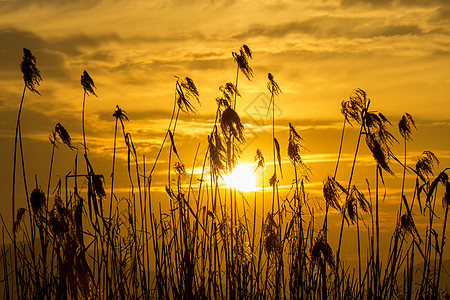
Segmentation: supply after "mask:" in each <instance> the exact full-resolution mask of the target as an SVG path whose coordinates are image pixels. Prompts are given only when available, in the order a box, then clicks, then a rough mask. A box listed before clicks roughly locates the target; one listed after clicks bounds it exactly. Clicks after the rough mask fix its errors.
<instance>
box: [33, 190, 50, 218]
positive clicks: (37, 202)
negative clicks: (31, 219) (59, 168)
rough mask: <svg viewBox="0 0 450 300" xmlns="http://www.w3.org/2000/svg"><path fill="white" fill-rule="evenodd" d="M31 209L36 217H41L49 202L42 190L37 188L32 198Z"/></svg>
mask: <svg viewBox="0 0 450 300" xmlns="http://www.w3.org/2000/svg"><path fill="white" fill-rule="evenodd" d="M30 203H31V209H32V210H33V212H34V213H35V214H36V215H41V214H42V213H43V212H44V210H45V207H46V204H47V201H46V198H45V194H44V192H43V191H42V190H41V189H40V188H35V189H34V190H33V191H32V192H31V196H30Z"/></svg>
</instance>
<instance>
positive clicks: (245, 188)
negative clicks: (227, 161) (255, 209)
mask: <svg viewBox="0 0 450 300" xmlns="http://www.w3.org/2000/svg"><path fill="white" fill-rule="evenodd" d="M224 181H225V183H226V185H227V187H229V188H235V189H237V190H239V191H241V192H250V191H254V190H256V175H255V173H254V172H253V169H252V168H251V166H249V165H238V166H236V167H235V168H234V169H233V171H232V172H231V174H227V175H225V176H224Z"/></svg>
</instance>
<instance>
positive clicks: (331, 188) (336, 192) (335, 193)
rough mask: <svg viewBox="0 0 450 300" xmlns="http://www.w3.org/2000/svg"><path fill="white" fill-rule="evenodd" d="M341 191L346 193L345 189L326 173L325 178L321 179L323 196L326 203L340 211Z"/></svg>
mask: <svg viewBox="0 0 450 300" xmlns="http://www.w3.org/2000/svg"><path fill="white" fill-rule="evenodd" d="M342 193H346V189H345V188H344V187H343V186H342V185H341V184H340V183H339V182H337V181H336V180H335V179H334V178H333V177H331V175H330V174H328V176H327V178H325V180H324V181H323V197H324V198H325V201H326V203H327V204H328V205H329V206H331V207H333V208H334V209H336V210H338V211H340V210H341V194H342Z"/></svg>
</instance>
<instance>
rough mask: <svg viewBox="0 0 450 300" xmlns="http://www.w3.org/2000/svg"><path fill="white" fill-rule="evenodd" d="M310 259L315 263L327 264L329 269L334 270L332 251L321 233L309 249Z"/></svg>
mask: <svg viewBox="0 0 450 300" xmlns="http://www.w3.org/2000/svg"><path fill="white" fill-rule="evenodd" d="M311 259H312V260H313V261H315V262H318V261H323V262H325V263H326V264H328V266H329V267H330V268H331V269H333V268H334V265H335V262H334V256H333V250H332V249H331V246H330V245H329V244H328V242H327V241H326V239H325V236H324V235H323V234H322V233H319V235H318V236H317V238H316V240H315V242H314V245H313V247H312V248H311Z"/></svg>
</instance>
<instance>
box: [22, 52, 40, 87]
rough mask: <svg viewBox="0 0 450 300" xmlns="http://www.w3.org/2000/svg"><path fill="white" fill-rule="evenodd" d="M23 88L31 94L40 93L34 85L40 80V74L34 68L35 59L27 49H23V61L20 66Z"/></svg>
mask: <svg viewBox="0 0 450 300" xmlns="http://www.w3.org/2000/svg"><path fill="white" fill-rule="evenodd" d="M20 70H21V71H22V74H23V81H24V83H25V86H26V87H27V88H28V89H29V90H30V91H31V92H33V93H36V94H39V95H40V93H39V92H38V91H37V90H36V85H39V82H40V81H41V80H42V77H41V72H40V71H39V69H38V67H37V66H36V57H34V56H33V54H31V51H30V50H28V49H27V48H23V60H22V63H21V64H20Z"/></svg>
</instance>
